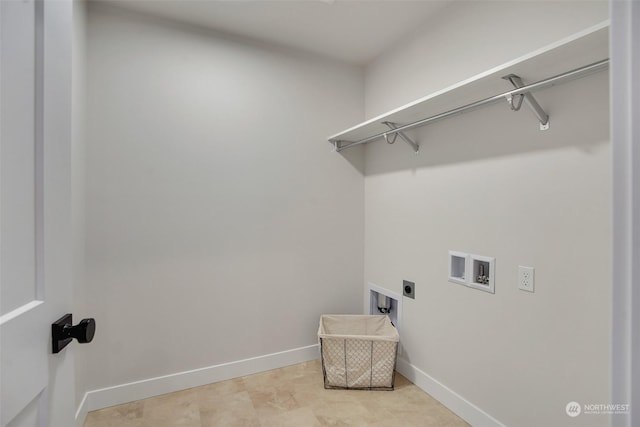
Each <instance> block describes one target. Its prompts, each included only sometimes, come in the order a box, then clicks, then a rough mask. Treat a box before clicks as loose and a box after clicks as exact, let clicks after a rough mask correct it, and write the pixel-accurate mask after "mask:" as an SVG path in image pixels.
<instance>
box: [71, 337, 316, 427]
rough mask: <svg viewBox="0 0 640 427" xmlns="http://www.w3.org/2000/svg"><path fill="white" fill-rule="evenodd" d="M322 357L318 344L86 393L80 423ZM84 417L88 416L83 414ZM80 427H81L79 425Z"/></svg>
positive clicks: (78, 414)
mask: <svg viewBox="0 0 640 427" xmlns="http://www.w3.org/2000/svg"><path fill="white" fill-rule="evenodd" d="M319 358H320V350H319V347H318V344H314V345H310V346H306V347H300V348H295V349H292V350H286V351H281V352H278V353H272V354H266V355H263V356H257V357H252V358H249V359H243V360H238V361H235V362H229V363H221V364H219V365H213V366H208V367H205V368H199V369H193V370H190V371H185V372H178V373H175V374H169V375H163V376H160V377H155V378H149V379H146V380H141V381H135V382H131V383H127V384H120V385H116V386H112V387H106V388H102V389H98V390H92V391H89V392H87V393H86V394H85V397H84V399H83V400H82V403H81V404H80V407H79V408H78V410H77V412H76V422H78V421H79V418H82V417H84V416H86V413H87V412H89V411H95V410H97V409H103V408H107V407H109V406H114V405H120V404H123V403H128V402H133V401H136V400H141V399H146V398H149V397H153V396H158V395H161V394H166V393H172V392H174V391H179V390H185V389H188V388H192V387H199V386H202V385H205V384H211V383H215V382H219V381H225V380H229V379H232V378H238V377H242V376H245V375H251V374H255V373H258V372H263V371H268V370H271V369H277V368H282V367H285V366H289V365H294V364H296V363H302V362H307V361H310V360H317V359H319ZM83 414H84V415H83ZM76 425H77V424H76Z"/></svg>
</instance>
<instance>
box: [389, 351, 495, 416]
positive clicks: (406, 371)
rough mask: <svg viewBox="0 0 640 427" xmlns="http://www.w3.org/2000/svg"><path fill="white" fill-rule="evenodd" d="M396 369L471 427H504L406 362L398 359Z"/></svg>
mask: <svg viewBox="0 0 640 427" xmlns="http://www.w3.org/2000/svg"><path fill="white" fill-rule="evenodd" d="M396 369H397V371H398V372H400V373H401V374H402V375H403V376H405V377H406V378H407V379H408V380H409V381H411V382H412V383H414V384H415V385H417V386H418V387H420V388H421V389H422V390H423V391H424V392H426V393H428V394H429V395H430V396H431V397H433V398H434V399H436V400H438V401H439V402H440V403H442V404H443V405H444V406H446V407H447V408H449V409H450V410H451V411H452V412H453V413H455V414H456V415H457V416H459V417H460V418H462V419H463V420H465V421H466V422H468V423H469V424H471V425H472V426H474V427H505V425H504V424H502V423H501V422H500V421H498V420H496V419H495V418H493V417H492V416H491V415H489V414H487V413H486V412H484V411H483V410H482V409H480V408H478V407H477V406H476V405H474V404H473V403H471V402H469V401H468V400H467V399H465V398H464V397H462V396H460V395H459V394H458V393H456V392H455V391H453V390H451V389H450V388H449V387H447V386H446V385H444V384H442V383H441V382H440V381H438V380H436V379H435V378H433V377H431V376H429V375H428V374H427V373H425V372H424V371H421V370H420V369H418V368H417V367H415V366H414V365H412V364H411V363H409V362H408V361H406V360H404V359H402V358H398V360H397V364H396Z"/></svg>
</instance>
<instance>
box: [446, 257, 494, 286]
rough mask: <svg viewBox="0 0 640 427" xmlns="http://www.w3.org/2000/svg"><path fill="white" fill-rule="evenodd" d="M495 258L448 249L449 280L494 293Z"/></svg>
mask: <svg viewBox="0 0 640 427" xmlns="http://www.w3.org/2000/svg"><path fill="white" fill-rule="evenodd" d="M495 270H496V259H495V258H493V257H488V256H484V255H475V254H468V253H466V252H460V251H451V250H450V251H449V281H450V282H452V283H457V284H459V285H465V286H468V287H470V288H474V289H479V290H481V291H485V292H489V293H492V294H493V293H495Z"/></svg>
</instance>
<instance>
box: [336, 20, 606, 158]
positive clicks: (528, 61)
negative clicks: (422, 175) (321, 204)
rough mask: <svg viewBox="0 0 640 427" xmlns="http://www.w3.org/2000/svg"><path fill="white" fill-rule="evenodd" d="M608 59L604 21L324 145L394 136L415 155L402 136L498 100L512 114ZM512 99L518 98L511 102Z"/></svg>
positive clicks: (543, 119) (340, 145)
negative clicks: (544, 91)
mask: <svg viewBox="0 0 640 427" xmlns="http://www.w3.org/2000/svg"><path fill="white" fill-rule="evenodd" d="M608 57H609V21H604V22H601V23H599V24H597V25H594V26H592V27H590V28H587V29H585V30H583V31H580V32H579V33H576V34H573V35H571V36H569V37H566V38H564V39H561V40H558V41H557V42H555V43H552V44H550V45H548V46H545V47H543V48H541V49H538V50H535V51H533V52H531V53H529V54H527V55H524V56H521V57H519V58H517V59H514V60H513V61H509V62H507V63H505V64H502V65H499V66H497V67H495V68H492V69H490V70H488V71H485V72H483V73H480V74H477V75H475V76H473V77H471V78H469V79H466V80H463V81H461V82H459V83H456V84H454V85H451V86H449V87H447V88H444V89H442V90H439V91H437V92H434V93H432V94H429V95H427V96H424V97H422V98H420V99H418V100H416V101H413V102H411V103H409V104H406V105H404V106H402V107H399V108H396V109H394V110H391V111H389V112H387V113H385V114H382V115H380V116H377V117H374V118H373V119H370V120H367V121H365V122H363V123H361V124H358V125H356V126H353V127H351V128H349V129H347V130H344V131H342V132H340V133H337V134H335V135H333V136H330V137H329V138H328V140H329V142H331V143H332V144H334V145H335V147H336V151H341V150H344V149H346V148H349V147H352V146H355V145H360V144H365V143H368V142H372V141H375V140H378V139H387V138H388V139H389V141H395V138H396V137H397V136H399V137H400V138H401V139H403V140H404V141H405V142H407V143H409V144H410V145H412V147H413V149H414V151H416V152H417V151H418V144H417V143H414V142H413V141H411V140H410V139H409V138H408V137H407V136H406V135H405V134H404V132H403V131H405V130H409V129H412V128H415V127H419V126H424V125H426V124H428V123H430V122H432V121H435V120H440V119H442V118H445V117H449V116H452V115H455V114H459V113H461V112H463V111H466V110H468V109H471V108H477V107H479V106H482V105H486V104H489V103H494V102H499V101H503V102H507V101H509V104H511V105H512V108H513V109H518V108H519V105H518V102H519V103H520V104H521V103H522V101H525V102H526V103H527V104H529V106H530V107H531V104H532V103H533V104H536V102H535V99H534V98H533V96H532V95H531V92H533V91H535V90H539V89H543V88H545V87H549V86H553V85H555V84H558V83H561V82H564V81H567V80H570V79H575V78H579V77H582V76H584V75H587V74H590V73H593V72H597V71H603V70H605V69H607V68H608V63H609V61H608ZM510 75H515V76H518V77H519V78H520V79H522V81H523V82H524V83H522V84H524V85H525V86H522V84H521V83H520V81H519V80H518V79H516V80H515V81H514V82H510V81H509V80H508V79H504V77H506V76H510ZM520 95H522V96H520ZM518 96H520V98H521V99H518V100H516V97H518ZM512 102H513V104H512ZM532 109H534V112H535V113H536V116H537V117H538V119H539V121H540V124H541V126H540V128H541V129H545V128H546V127H548V117H547V116H546V114H545V113H544V111H543V110H542V109H541V108H540V107H538V109H536V108H535V107H532ZM394 128H397V129H395V130H394Z"/></svg>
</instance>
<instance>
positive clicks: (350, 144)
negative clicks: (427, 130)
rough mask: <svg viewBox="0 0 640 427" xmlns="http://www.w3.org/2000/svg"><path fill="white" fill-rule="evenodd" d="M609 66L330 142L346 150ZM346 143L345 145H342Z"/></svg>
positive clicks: (606, 64)
mask: <svg viewBox="0 0 640 427" xmlns="http://www.w3.org/2000/svg"><path fill="white" fill-rule="evenodd" d="M608 67H609V59H603V60H601V61H598V62H594V63H593V64H589V65H585V66H584V67H580V68H576V69H574V70H571V71H567V72H565V73H562V74H558V75H555V76H552V77H548V78H546V79H543V80H540V81H538V82H536V83H531V84H528V85H526V86H522V87H519V88H517V89H513V90H510V91H507V92H503V93H501V94H499V95H495V96H491V97H489V98H485V99H482V100H480V101H476V102H472V103H471V104H467V105H463V106H462V107H458V108H454V109H452V110H449V111H445V112H444V113H440V114H436V115H434V116H430V117H427V118H425V119H421V120H418V121H415V122H413V123H409V124H406V125H402V126H398V127H396V128H394V129H389V130H387V131H385V132H381V133H378V134H375V135H372V136H369V137H366V138H363V139H360V140H357V141H347V140H341V139H330V140H329V142H333V143H334V145H335V147H336V151H338V152H340V151H342V150H346V149H347V148H350V147H354V146H356V145H360V144H366V143H367V142H371V141H375V140H378V139H382V138H385V135H386V137H387V138H388V136H389V135H392V134H396V133H401V132H404V131H406V130H410V129H414V128H417V127H420V126H425V125H427V124H429V123H431V122H435V121H436V120H441V119H444V118H447V117H450V116H454V115H456V114H461V113H464V112H465V111H469V110H471V109H474V108H478V107H481V106H484V105H488V104H492V103H495V102H498V101H503V100H504V99H507V98H511V97H513V96H517V95H521V94H526V93H528V92H530V91H534V90H538V89H544V88H547V87H551V86H554V85H556V84H559V83H562V82H565V81H567V80H572V79H577V78H580V77H584V76H586V75H588V74H591V73H596V72H598V71H604V70H606V69H607V68H608ZM342 144H345V145H342Z"/></svg>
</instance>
